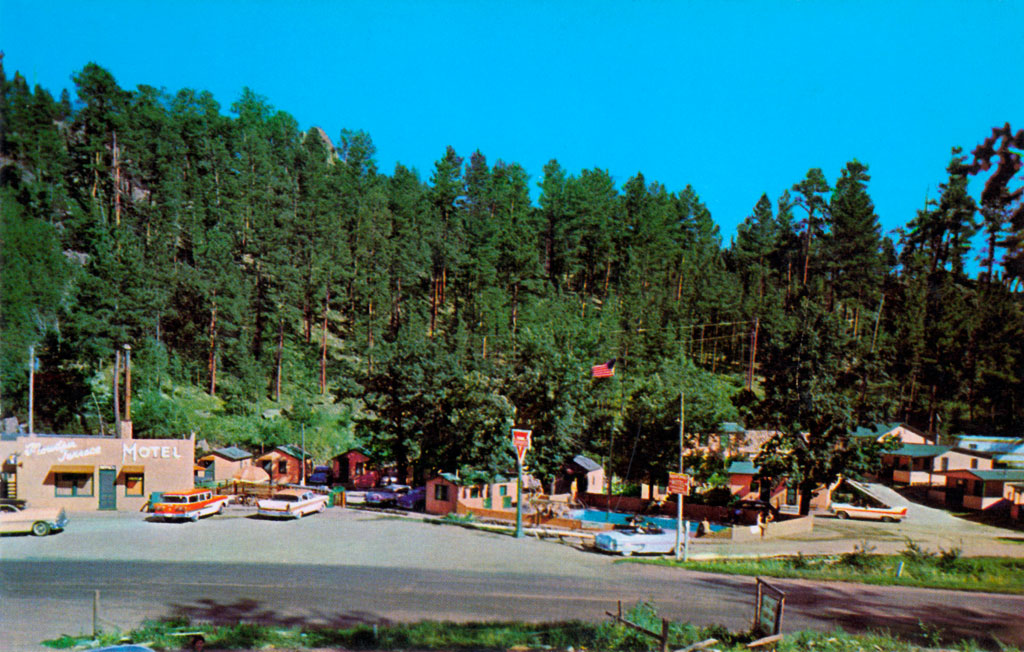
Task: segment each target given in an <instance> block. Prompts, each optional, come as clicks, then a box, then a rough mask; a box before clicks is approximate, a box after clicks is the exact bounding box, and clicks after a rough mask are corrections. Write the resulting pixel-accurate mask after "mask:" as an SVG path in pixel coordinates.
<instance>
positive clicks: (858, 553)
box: [839, 540, 875, 568]
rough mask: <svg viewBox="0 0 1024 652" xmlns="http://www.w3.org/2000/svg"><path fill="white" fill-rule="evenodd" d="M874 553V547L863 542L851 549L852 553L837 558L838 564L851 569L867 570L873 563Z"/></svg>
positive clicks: (865, 541)
mask: <svg viewBox="0 0 1024 652" xmlns="http://www.w3.org/2000/svg"><path fill="white" fill-rule="evenodd" d="M874 552H875V546H873V545H871V544H870V543H868V542H867V540H864V541H861V542H860V543H859V544H857V545H855V546H854V547H853V552H847V553H844V554H843V555H842V556H841V557H840V558H839V563H840V564H842V565H844V566H851V567H853V568H869V567H871V566H873V565H874V562H875V560H874Z"/></svg>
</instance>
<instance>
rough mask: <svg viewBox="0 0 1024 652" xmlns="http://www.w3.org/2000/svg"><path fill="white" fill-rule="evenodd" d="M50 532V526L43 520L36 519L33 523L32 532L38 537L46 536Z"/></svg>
mask: <svg viewBox="0 0 1024 652" xmlns="http://www.w3.org/2000/svg"><path fill="white" fill-rule="evenodd" d="M49 533H50V526H49V525H48V524H46V523H44V522H42V521H36V522H35V523H33V524H32V534H34V535H36V536H37V537H45V536H46V535H47V534H49Z"/></svg>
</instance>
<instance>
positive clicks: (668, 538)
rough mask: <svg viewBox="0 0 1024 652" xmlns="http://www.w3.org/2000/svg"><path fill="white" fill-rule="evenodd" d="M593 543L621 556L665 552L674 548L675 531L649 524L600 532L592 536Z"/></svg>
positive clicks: (599, 547)
mask: <svg viewBox="0 0 1024 652" xmlns="http://www.w3.org/2000/svg"><path fill="white" fill-rule="evenodd" d="M594 545H595V546H596V547H597V549H598V550H604V551H605V552H610V553H614V554H618V555H622V556H623V557H628V556H630V555H632V554H633V553H649V554H665V553H669V552H672V551H673V550H675V548H676V533H675V531H674V530H665V529H662V528H660V527H657V526H654V525H649V526H640V527H631V528H623V529H621V530H612V531H611V532H601V533H600V534H598V535H597V536H595V537H594Z"/></svg>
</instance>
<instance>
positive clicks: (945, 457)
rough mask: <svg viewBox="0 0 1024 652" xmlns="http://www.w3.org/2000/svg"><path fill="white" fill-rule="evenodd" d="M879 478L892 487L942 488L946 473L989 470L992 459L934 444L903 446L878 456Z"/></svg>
mask: <svg viewBox="0 0 1024 652" xmlns="http://www.w3.org/2000/svg"><path fill="white" fill-rule="evenodd" d="M882 468H883V471H882V476H883V477H885V478H887V479H890V480H891V481H892V482H894V483H896V484H904V485H925V486H940V487H941V486H945V484H946V476H945V473H946V472H947V471H957V470H961V469H982V470H984V469H991V468H992V456H991V455H989V454H987V453H981V452H976V451H970V450H967V449H962V448H952V447H950V446H936V445H934V444H903V445H902V446H900V447H899V448H897V449H896V450H893V451H885V452H883V453H882Z"/></svg>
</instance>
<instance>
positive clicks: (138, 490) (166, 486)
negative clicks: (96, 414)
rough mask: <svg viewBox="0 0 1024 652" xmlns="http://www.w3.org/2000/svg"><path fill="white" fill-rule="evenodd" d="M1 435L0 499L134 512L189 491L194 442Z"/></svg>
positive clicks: (69, 508)
mask: <svg viewBox="0 0 1024 652" xmlns="http://www.w3.org/2000/svg"><path fill="white" fill-rule="evenodd" d="M123 432H124V433H125V435H126V436H125V437H120V438H119V437H109V436H98V435H41V434H34V435H16V436H14V437H11V436H10V435H5V436H4V438H3V440H0V460H2V468H0V498H17V499H20V500H24V501H26V502H27V504H28V506H30V507H63V508H64V509H65V510H67V511H68V512H86V511H95V510H119V511H135V512H137V511H140V510H141V509H142V508H143V506H144V505H145V504H146V503H147V501H148V500H149V496H150V494H152V493H153V492H166V491H181V490H185V489H191V488H192V487H193V471H194V461H195V439H194V438H185V439H133V438H131V434H130V433H131V428H130V426H129V427H128V428H127V429H125V431H123Z"/></svg>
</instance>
